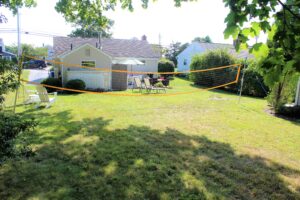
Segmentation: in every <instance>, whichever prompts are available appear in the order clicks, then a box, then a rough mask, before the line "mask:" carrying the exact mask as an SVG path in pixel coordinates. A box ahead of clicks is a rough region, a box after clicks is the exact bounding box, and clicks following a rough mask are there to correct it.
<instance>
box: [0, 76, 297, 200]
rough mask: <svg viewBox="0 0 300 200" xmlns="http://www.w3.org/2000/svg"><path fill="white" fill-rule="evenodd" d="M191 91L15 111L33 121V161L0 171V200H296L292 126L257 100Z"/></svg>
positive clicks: (185, 84) (64, 99)
mask: <svg viewBox="0 0 300 200" xmlns="http://www.w3.org/2000/svg"><path fill="white" fill-rule="evenodd" d="M171 86H172V89H169V90H167V93H170V92H177V91H192V90H195V89H197V88H195V87H193V86H192V84H191V82H189V81H187V80H184V79H178V78H176V79H175V80H174V81H172V82H171ZM196 91H197V92H195V93H191V94H188V95H178V96H168V97H166V96H159V97H158V96H143V97H130V96H127V97H124V96H106V95H93V94H77V95H59V96H58V99H57V102H55V104H54V105H53V106H52V107H51V108H49V109H44V108H41V109H34V107H33V106H21V105H20V106H18V107H17V112H19V113H22V114H23V115H24V116H25V117H32V116H34V117H35V118H36V119H37V121H38V122H39V125H38V127H37V128H36V130H35V133H34V134H33V135H29V136H25V135H24V136H23V137H25V138H27V140H29V143H30V146H31V147H32V148H33V149H34V151H35V153H36V155H35V156H34V157H31V158H28V159H23V158H20V159H15V160H10V161H6V163H4V164H3V165H2V166H1V167H0V199H299V198H300V197H299V191H300V189H299V188H300V182H299V180H300V171H299V169H300V150H299V146H300V126H299V125H300V123H299V121H298V122H297V121H288V120H285V119H281V118H276V117H274V116H272V115H270V114H268V113H267V112H265V110H266V109H267V103H266V101H265V100H264V99H257V98H250V97H243V98H242V99H241V103H240V104H238V97H237V96H236V95H235V94H231V93H226V92H224V91H221V90H215V91H202V90H196ZM127 93H131V91H127ZM19 139H20V141H21V139H22V137H21V138H19Z"/></svg>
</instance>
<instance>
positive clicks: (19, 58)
mask: <svg viewBox="0 0 300 200" xmlns="http://www.w3.org/2000/svg"><path fill="white" fill-rule="evenodd" d="M17 30H18V56H17V57H18V70H19V71H18V83H19V84H20V78H21V73H22V59H21V57H22V47H21V30H20V12H19V8H17ZM18 90H19V85H18V86H17V89H16V94H15V102H14V110H13V111H14V113H15V112H16V105H17V99H18Z"/></svg>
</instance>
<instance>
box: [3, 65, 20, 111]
mask: <svg viewBox="0 0 300 200" xmlns="http://www.w3.org/2000/svg"><path fill="white" fill-rule="evenodd" d="M17 76H18V68H17V67H16V66H15V65H14V63H12V62H11V61H9V60H5V59H0V109H1V105H2V103H3V102H4V100H5V99H4V95H5V94H6V93H8V92H10V91H13V90H14V89H16V88H17V86H18V81H17Z"/></svg>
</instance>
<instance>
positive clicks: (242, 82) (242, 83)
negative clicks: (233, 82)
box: [238, 59, 247, 103]
mask: <svg viewBox="0 0 300 200" xmlns="http://www.w3.org/2000/svg"><path fill="white" fill-rule="evenodd" d="M246 69H247V59H246V60H245V67H244V69H243V75H242V80H241V87H240V94H239V101H238V103H240V102H241V97H242V92H243V85H244V78H245V71H246Z"/></svg>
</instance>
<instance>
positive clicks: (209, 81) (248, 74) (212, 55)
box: [190, 50, 269, 97]
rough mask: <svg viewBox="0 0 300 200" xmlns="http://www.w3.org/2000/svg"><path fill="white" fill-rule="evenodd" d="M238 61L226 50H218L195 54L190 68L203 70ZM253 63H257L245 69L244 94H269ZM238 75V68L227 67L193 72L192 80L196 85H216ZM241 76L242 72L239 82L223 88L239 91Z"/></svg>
mask: <svg viewBox="0 0 300 200" xmlns="http://www.w3.org/2000/svg"><path fill="white" fill-rule="evenodd" d="M238 63H241V61H239V60H237V59H235V58H233V57H232V56H231V55H230V54H229V53H228V52H227V51H226V50H216V51H210V52H207V53H204V54H202V55H196V56H194V57H193V59H192V63H191V66H190V68H191V70H202V69H211V68H215V67H217V66H227V65H231V64H238ZM252 65H255V63H251V64H250V66H249V68H248V69H247V70H245V75H244V84H243V94H244V95H250V96H256V97H265V96H266V95H267V94H268V91H269V89H268V87H267V86H266V85H265V84H264V81H263V77H262V76H261V75H260V73H259V72H258V71H257V70H256V69H255V68H254V67H253V66H252ZM236 76H237V68H226V69H221V70H212V71H207V72H199V73H191V74H190V80H192V81H193V82H194V84H196V85H200V86H205V87H214V86H218V85H222V84H226V83H229V82H232V81H234V80H235V79H236ZM241 78H242V73H241V74H240V77H239V82H238V83H237V84H232V85H229V86H226V87H224V88H223V89H226V90H228V91H230V92H238V90H239V88H240V85H241Z"/></svg>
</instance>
